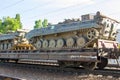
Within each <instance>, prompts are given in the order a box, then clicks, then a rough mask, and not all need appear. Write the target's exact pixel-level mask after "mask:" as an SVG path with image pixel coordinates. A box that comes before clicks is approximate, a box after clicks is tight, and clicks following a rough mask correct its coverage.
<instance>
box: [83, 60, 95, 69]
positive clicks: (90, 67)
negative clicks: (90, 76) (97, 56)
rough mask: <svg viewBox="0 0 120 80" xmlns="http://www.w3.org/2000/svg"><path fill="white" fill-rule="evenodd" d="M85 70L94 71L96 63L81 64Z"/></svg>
mask: <svg viewBox="0 0 120 80" xmlns="http://www.w3.org/2000/svg"><path fill="white" fill-rule="evenodd" d="M81 65H82V66H83V67H84V68H85V69H88V70H94V69H95V68H96V66H97V62H87V63H82V64H81Z"/></svg>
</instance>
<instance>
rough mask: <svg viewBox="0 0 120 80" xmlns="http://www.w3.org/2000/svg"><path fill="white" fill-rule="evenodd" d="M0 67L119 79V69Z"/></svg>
mask: <svg viewBox="0 0 120 80" xmlns="http://www.w3.org/2000/svg"><path fill="white" fill-rule="evenodd" d="M0 66H9V67H12V68H25V69H34V70H40V71H42V72H44V71H47V72H52V73H66V74H71V75H73V74H77V75H81V74H86V75H89V74H93V75H102V76H112V77H116V78H120V68H106V69H103V70H99V69H95V70H85V69H83V68H81V67H79V68H78V67H76V68H70V67H67V68H62V67H59V66H58V65H54V66H51V65H41V64H34V65H33V64H26V63H17V64H16V63H8V62H7V63H0Z"/></svg>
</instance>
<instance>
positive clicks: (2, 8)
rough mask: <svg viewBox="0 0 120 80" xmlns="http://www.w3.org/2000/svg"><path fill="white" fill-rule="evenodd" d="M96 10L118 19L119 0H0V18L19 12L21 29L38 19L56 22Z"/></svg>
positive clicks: (119, 14)
mask: <svg viewBox="0 0 120 80" xmlns="http://www.w3.org/2000/svg"><path fill="white" fill-rule="evenodd" d="M97 11H100V12H101V13H103V14H105V15H106V16H110V17H111V18H114V19H116V20H118V21H120V0H0V19H2V18H3V17H7V16H10V17H15V15H16V14H17V13H19V14H20V16H21V21H22V24H23V29H33V26H34V22H35V20H38V19H41V20H44V19H48V22H50V23H52V24H56V23H58V22H62V21H63V20H64V19H69V18H70V19H72V18H80V17H81V15H83V14H88V13H96V12H97Z"/></svg>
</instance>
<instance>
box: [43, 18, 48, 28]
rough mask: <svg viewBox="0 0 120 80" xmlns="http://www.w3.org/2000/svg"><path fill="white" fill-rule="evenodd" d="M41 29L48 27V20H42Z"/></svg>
mask: <svg viewBox="0 0 120 80" xmlns="http://www.w3.org/2000/svg"><path fill="white" fill-rule="evenodd" d="M42 25H43V27H47V26H48V20H47V19H44V21H43V22H42Z"/></svg>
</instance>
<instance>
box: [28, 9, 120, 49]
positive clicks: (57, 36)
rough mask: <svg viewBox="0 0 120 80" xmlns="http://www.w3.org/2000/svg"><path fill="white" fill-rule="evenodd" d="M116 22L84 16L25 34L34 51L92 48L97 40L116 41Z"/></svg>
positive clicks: (94, 16) (91, 15) (98, 13)
mask: <svg viewBox="0 0 120 80" xmlns="http://www.w3.org/2000/svg"><path fill="white" fill-rule="evenodd" d="M118 23H119V22H118V21H116V20H114V19H112V18H109V17H107V16H105V15H102V14H101V13H100V12H99V11H98V12H97V13H96V14H85V15H82V16H81V20H80V19H72V20H71V19H66V20H65V21H64V22H60V23H58V24H56V25H48V27H47V28H40V29H34V30H31V31H30V32H28V33H27V34H26V38H27V39H28V40H29V42H30V44H32V45H34V46H35V47H36V49H61V48H70V49H73V48H83V47H87V48H91V47H92V48H93V47H97V41H96V40H97V39H104V40H111V41H115V40H116V34H117V29H116V28H117V25H118Z"/></svg>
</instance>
